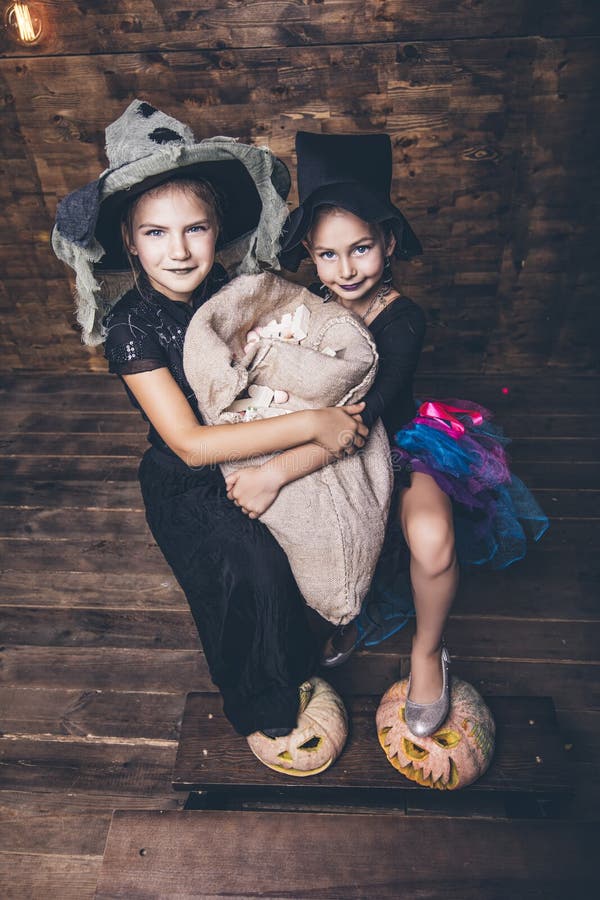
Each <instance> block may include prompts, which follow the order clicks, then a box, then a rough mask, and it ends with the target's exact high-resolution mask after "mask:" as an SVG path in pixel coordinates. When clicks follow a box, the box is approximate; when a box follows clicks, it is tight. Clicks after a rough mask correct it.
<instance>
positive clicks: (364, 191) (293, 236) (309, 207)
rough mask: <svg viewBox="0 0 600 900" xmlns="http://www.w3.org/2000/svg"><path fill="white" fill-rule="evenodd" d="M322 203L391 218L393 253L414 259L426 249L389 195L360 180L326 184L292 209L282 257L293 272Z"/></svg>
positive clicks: (371, 218)
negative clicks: (393, 239)
mask: <svg viewBox="0 0 600 900" xmlns="http://www.w3.org/2000/svg"><path fill="white" fill-rule="evenodd" d="M322 206H335V207H338V208H340V209H345V210H347V211H348V212H350V213H353V214H354V215H355V216H358V218H359V219H362V220H363V221H364V222H369V223H374V222H378V223H382V222H389V223H390V227H391V228H392V231H393V233H394V236H395V238H396V249H395V251H394V253H395V255H396V256H398V257H399V258H401V259H411V258H412V257H413V256H418V255H419V254H420V253H422V252H423V248H422V246H421V242H420V241H419V239H418V237H417V236H416V234H415V233H414V231H413V229H412V228H411V226H410V224H409V222H408V220H407V219H406V216H404V215H403V213H402V212H401V211H400V210H399V209H398V207H396V206H394V205H393V203H391V201H390V200H389V199H388V198H387V197H384V196H382V195H379V194H376V193H374V192H373V191H371V190H370V189H369V188H368V187H365V186H364V185H363V184H361V183H360V182H340V183H337V184H326V185H323V186H322V187H320V188H317V190H315V191H313V193H312V194H311V195H310V196H309V197H307V198H306V200H305V201H304V203H302V204H300V206H298V208H297V209H295V210H293V211H292V212H291V213H290V216H289V218H288V221H287V223H286V227H285V230H284V234H283V240H282V249H281V253H280V255H279V259H280V262H281V264H282V265H283V266H284V267H285V268H286V269H288V270H289V271H291V272H295V271H296V270H297V268H298V266H299V265H300V262H301V261H302V259H304V258H305V257H307V256H308V252H307V250H306V248H305V247H304V245H303V244H302V241H303V240H304V239H305V238H306V235H307V234H308V232H309V231H310V228H311V226H312V223H313V221H314V218H315V213H316V211H317V209H319V208H320V207H322Z"/></svg>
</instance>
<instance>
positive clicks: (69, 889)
mask: <svg viewBox="0 0 600 900" xmlns="http://www.w3.org/2000/svg"><path fill="white" fill-rule="evenodd" d="M101 866H102V856H101V855H98V856H75V855H71V854H62V853H61V854H50V855H46V854H43V853H4V852H2V851H0V882H1V883H2V892H3V896H4V898H5V900H35V898H42V897H48V896H50V897H52V896H55V897H60V898H61V900H93V898H94V897H95V896H96V893H95V889H96V882H97V880H98V876H99V874H100V870H101Z"/></svg>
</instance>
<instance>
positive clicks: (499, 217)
mask: <svg viewBox="0 0 600 900" xmlns="http://www.w3.org/2000/svg"><path fill="white" fill-rule="evenodd" d="M329 6H330V4H329V3H327V4H312V3H311V4H304V3H302V4H293V10H294V12H296V13H297V12H298V11H299V10H301V12H302V15H304V14H306V13H308V12H309V11H310V13H311V14H314V13H313V11H314V10H317V9H325V8H326V7H329ZM339 6H340V5H339V4H335V8H336V9H337V10H338V13H339ZM363 6H364V4H363V5H362V6H361V7H360V8H361V9H362V8H363ZM484 6H485V8H487V4H485V5H484ZM517 6H518V8H519V10H520V12H519V16H520V20H521V25H525V23H528V24H531V22H533V21H535V25H536V26H537V25H538V24H539V17H538V16H534V18H533V19H532V18H531V16H530V15H529V14H525V13H524V10H525V5H524V4H517ZM253 7H254V5H253ZM357 8H358V7H357ZM482 8H483V6H482V7H479V6H478V7H477V9H478V10H479V11H478V12H475V13H474V18H475V19H477V17H478V16H479V15H481V9H482ZM515 8H516V7H515ZM240 9H241V7H239V6H238V5H236V7H235V15H236V16H238V15H240V14H241V13H240ZM379 9H380V12H383V10H384V9H385V12H384V14H383V22H384V23H386V22H387V23H388V25H387V26H386V25H385V24H384V26H383V28H382V29H381V28H380V24H381V23H380V22H379V18H378V16H375V17H374V18H371V17H370V16H369V15H367V18H368V19H370V21H371V23H372V25H373V27H375V28H377V31H378V37H377V39H376V42H373V43H369V40H372V38H369V32H368V31H364V30H363V29H361V27H360V23H359V24H358V30H356V28H355V22H354V18H353V17H351V18H350V19H346V25H345V27H346V28H347V29H352V32H353V35H354V36H353V38H352V41H353V43H351V44H348V43H346V44H344V43H336V41H338V40H339V37H336V36H335V29H334V31H332V32H329V31H328V30H325V31H324V32H322V33H321V34H320V36H319V37H316V36H315V40H316V44H315V45H311V40H310V39H308V40H305V41H300V42H299V45H298V46H291V47H288V46H284V44H285V43H286V42H285V41H279V42H278V45H277V46H276V47H275V46H273V47H264V43H263V39H262V38H261V44H260V49H252V48H249V49H237V47H235V46H228V42H227V41H225V42H224V43H223V44H222V45H219V46H220V49H219V46H214V45H213V46H212V47H211V49H196V48H197V47H198V44H197V42H196V41H194V49H193V50H190V49H189V45H188V48H187V49H181V50H172V49H170V48H169V46H165V47H159V46H155V47H154V48H153V50H151V51H148V52H145V51H140V50H136V46H135V40H134V43H133V44H131V43H130V41H131V40H132V38H131V34H130V33H129V32H127V33H126V37H125V40H126V41H127V52H122V53H121V52H117V53H110V52H106V46H107V45H104V44H102V46H100V47H99V48H98V49H100V50H101V51H102V52H100V53H93V54H88V55H85V54H84V55H75V56H64V55H58V56H55V55H50V56H44V55H43V54H41V55H40V54H37V53H36V52H35V51H34V52H33V53H32V54H29V55H27V56H26V58H20V59H11V58H8V57H7V58H5V59H3V60H0V80H1V84H0V88H1V92H0V93H1V95H2V96H3V97H5V98H6V100H5V116H6V120H7V123H8V126H9V127H8V128H7V129H5V137H4V144H5V158H6V159H7V160H8V162H9V165H8V166H7V169H6V172H7V179H6V185H5V186H4V187H3V192H4V193H3V195H2V199H5V201H6V202H5V205H4V207H3V209H4V216H3V222H2V223H0V248H1V249H0V256H1V258H2V261H3V264H4V269H5V271H6V281H5V283H4V289H3V298H2V300H1V303H2V307H3V316H4V318H5V320H6V326H5V329H4V330H3V333H2V335H1V340H2V343H1V344H0V346H2V348H3V351H4V348H6V351H5V352H3V357H2V359H3V364H4V365H5V366H6V368H15V367H33V368H38V369H41V368H44V367H45V368H50V369H52V368H54V369H62V368H71V369H79V370H85V369H104V368H105V364H104V361H103V360H102V357H101V354H100V352H99V351H92V352H89V351H87V350H84V349H82V348H81V346H80V344H79V339H78V336H77V333H76V329H75V330H73V325H74V319H73V301H72V297H71V289H70V286H69V283H68V281H67V277H66V274H65V273H64V270H63V268H62V266H61V265H60V264H59V263H58V262H57V260H56V259H54V258H53V256H52V253H51V251H50V249H49V246H48V238H49V234H50V228H51V224H52V217H53V214H54V209H55V206H56V202H57V199H58V198H60V197H62V196H64V195H65V194H66V193H68V192H69V190H72V189H74V188H75V187H78V186H80V185H81V184H83V183H85V182H87V181H91V180H92V179H93V178H95V177H97V175H98V172H99V171H101V170H102V169H103V168H104V165H105V163H104V159H103V150H102V146H103V142H104V139H103V131H104V128H105V126H106V124H107V123H108V122H109V121H111V120H112V119H114V118H116V117H117V116H118V115H119V114H120V113H121V112H122V110H123V108H124V107H125V106H126V104H127V103H128V102H129V101H131V100H133V99H134V98H135V97H137V96H140V97H142V98H143V99H148V100H151V101H153V102H154V103H155V104H156V105H158V106H159V107H161V108H164V109H166V110H167V111H168V112H170V113H171V114H173V115H175V116H177V117H180V118H182V119H185V120H186V121H188V122H189V123H190V124H191V125H192V127H193V128H194V130H195V131H196V134H197V136H198V137H199V138H201V137H206V136H208V135H212V134H227V133H230V134H234V135H235V136H238V137H240V138H241V139H242V140H244V141H254V142H257V143H264V142H268V143H269V145H270V146H271V148H272V149H273V150H274V151H275V152H276V153H277V154H279V155H281V157H282V158H283V159H284V160H285V161H286V163H288V164H289V165H290V166H292V167H293V162H294V159H293V140H294V134H295V131H296V130H297V129H298V128H304V129H307V130H318V131H324V132H336V133H345V132H368V131H386V132H388V133H389V134H390V135H391V137H392V140H393V143H394V149H395V153H394V184H393V190H392V195H393V198H394V200H397V201H398V202H399V203H400V205H401V206H403V207H404V208H405V209H406V211H407V214H408V215H409V219H410V221H411V223H412V224H413V225H414V227H415V230H416V231H417V233H418V234H419V235H420V236H421V237H422V239H423V243H424V246H425V248H426V252H425V253H424V255H423V256H422V257H420V258H419V259H418V260H416V261H415V262H413V263H411V264H408V265H405V266H402V267H401V269H400V271H399V273H398V279H399V281H400V282H401V286H402V288H403V290H404V291H405V292H406V293H408V294H410V295H412V296H414V298H415V299H416V300H417V301H418V302H420V303H421V304H422V305H423V306H424V308H425V309H426V311H427V313H428V317H429V320H430V326H429V330H428V335H427V340H426V344H425V347H424V352H423V357H422V369H423V371H427V370H429V371H431V370H434V369H436V368H437V369H445V370H446V369H454V370H455V371H465V372H467V371H479V372H481V371H487V372H500V373H507V374H511V373H513V372H515V371H527V370H528V371H533V372H538V371H540V370H542V371H546V368H547V367H552V368H559V369H560V368H563V369H564V368H567V369H573V368H575V369H578V370H581V371H592V370H593V371H597V359H596V354H595V353H594V349H593V346H592V345H591V342H590V334H591V333H593V327H594V322H595V317H596V304H595V291H594V285H595V283H596V277H595V276H596V269H597V258H596V255H595V244H594V242H593V240H592V233H593V224H594V221H595V210H594V204H593V201H592V198H593V195H594V194H593V190H590V186H591V185H593V184H595V183H596V179H597V175H596V174H595V160H596V154H595V153H594V150H593V148H594V146H595V142H596V141H597V136H598V122H597V118H596V117H595V116H594V115H593V113H592V110H593V109H594V107H595V105H597V90H598V87H597V85H598V78H597V75H598V51H597V44H598V38H597V37H596V36H595V35H594V33H593V32H592V34H591V35H590V36H586V34H582V35H581V36H571V37H568V36H567V35H566V33H565V35H564V36H563V35H557V36H554V37H552V38H550V37H543V36H540V35H542V34H543V29H541V30H540V29H538V28H537V27H534V30H533V31H531V32H527V25H525V32H526V36H523V37H518V36H497V35H498V34H500V35H501V34H502V30H503V29H502V28H501V29H499V32H496V34H495V35H494V36H493V37H491V36H490V37H487V38H476V37H469V34H470V32H469V31H468V32H466V33H465V34H463V36H462V37H461V39H456V40H454V39H452V40H449V39H447V38H446V39H444V37H445V36H444V35H443V34H441V33H440V34H438V35H436V36H435V38H430V39H424V40H421V41H416V40H413V39H410V40H407V39H406V38H405V36H404V35H405V32H404V26H405V21H404V20H405V15H406V14H405V13H404V14H403V15H401V16H400V20H399V21H400V22H401V23H403V24H400V25H399V24H398V21H396V20H395V19H394V15H393V13H389V12H388V9H389V4H385V5H384V8H381V7H379ZM497 9H498V10H499V7H497ZM474 10H475V7H469V13H468V15H469V17H470V16H471V14H472V12H473V11H474ZM255 13H256V8H255V7H254V14H255ZM320 14H321V13H320ZM209 15H211V18H212V21H216V22H218V21H220V20H221V17H222V16H226V15H231V11H230V10H229V11H228V10H226V7H225V6H220V7H219V10H218V12H214V14H213V13H209ZM288 15H289V12H288V11H287V5H286V16H288ZM153 16H154V14H152V15H151V16H150V19H152V18H153ZM79 17H80V14H79V13H77V15H76V17H75V18H76V19H77V18H79ZM242 18H243V16H242ZM334 18H336V16H335V14H334ZM342 18H343V17H342ZM445 18H446V16H442V17H441V18H439V17H438V27H440V26H439V22H442V21H444V19H445ZM359 19H360V16H359ZM293 20H294V16H293V15H292V16H291V21H293ZM141 21H143V19H141ZM505 21H506V20H505ZM570 21H571V23H573V22H575V21H577V16H576V15H575V16H574V17H573V18H572V19H571V20H570ZM376 23H377V24H376ZM390 29H391V30H390ZM397 29H400V32H401V35H400V36H398V34H397ZM116 30H117V31H118V29H116ZM114 31H115V29H114V28H109V33H110V34H111V35H112V34H113V32H114ZM244 31H246V29H244ZM78 33H82V32H80V31H79V32H78ZM85 33H88V31H87V29H86V30H85ZM92 33H93V32H92ZM246 33H248V32H246ZM516 33H517V34H518V30H517V32H516ZM132 34H133V35H134V38H135V35H139V34H140V32H139V31H137V30H134V31H133V32H132ZM386 34H387V37H382V36H383V35H386ZM510 34H512V35H514V34H515V32H512V31H511V32H510ZM107 40H108V38H107ZM354 41H355V42H356V43H354ZM292 42H293V41H292ZM231 43H232V42H231V41H229V44H230V45H231ZM233 44H234V45H235V41H234V42H233ZM300 44H301V45H300ZM255 46H256V47H258V45H255ZM131 51H133V52H131ZM575 134H577V135H580V136H581V138H582V139H581V140H579V141H574V140H572V136H573V135H575ZM295 199H296V198H295V194H294V193H292V195H291V196H290V203H292V204H293V203H295ZM15 236H17V237H18V238H19V239H18V240H15ZM23 241H26V242H27V246H28V248H29V252H28V253H27V254H23V253H22V250H21V247H22V242H23ZM310 277H311V276H310V272H309V270H308V269H307V268H305V269H304V270H303V271H302V272H301V273H300V278H301V280H304V281H306V280H308V279H309V278H310ZM17 300H18V303H17Z"/></svg>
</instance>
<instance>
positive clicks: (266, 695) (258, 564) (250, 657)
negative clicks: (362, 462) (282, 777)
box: [53, 101, 367, 737]
mask: <svg viewBox="0 0 600 900" xmlns="http://www.w3.org/2000/svg"><path fill="white" fill-rule="evenodd" d="M106 148H107V155H108V158H109V168H108V169H107V170H106V171H105V172H104V173H103V174H102V175H101V176H100V178H99V179H97V180H96V181H94V182H92V183H91V184H89V185H87V186H86V187H84V188H81V189H80V190H78V191H75V192H74V193H73V194H70V195H69V196H68V197H67V198H65V200H63V201H62V203H61V204H60V206H59V209H58V211H57V222H56V227H55V229H54V233H53V246H54V249H55V252H56V253H57V255H58V256H59V257H60V258H61V259H63V260H64V261H65V262H67V263H68V264H69V265H70V266H72V267H73V269H75V271H76V273H77V289H78V319H79V322H80V324H81V326H82V328H83V335H84V340H85V342H86V343H88V344H94V343H99V342H101V341H102V340H104V342H105V348H104V349H105V356H106V358H107V360H108V365H109V370H110V371H111V372H114V373H116V374H117V375H118V376H119V377H120V378H121V380H122V381H123V383H124V385H125V388H126V390H127V393H128V396H129V399H130V400H131V402H132V404H133V405H134V406H135V407H136V409H138V410H139V411H140V412H141V414H142V416H143V417H144V419H145V420H146V421H148V422H149V424H150V429H149V434H148V440H149V442H150V448H149V449H148V450H147V451H146V453H145V454H144V456H143V458H142V461H141V464H140V467H139V472H138V476H139V480H140V486H141V490H142V496H143V499H144V504H145V508H146V518H147V521H148V524H149V527H150V530H151V531H152V534H153V536H154V538H155V540H156V542H157V544H158V545H159V547H160V548H161V550H162V552H163V554H164V556H165V558H166V560H167V562H168V563H169V565H170V566H171V568H172V570H173V572H174V574H175V576H176V578H177V580H178V581H179V583H180V585H181V587H182V588H183V590H184V592H185V594H186V597H187V599H188V601H189V604H190V607H191V610H192V613H193V616H194V619H195V622H196V625H197V628H198V632H199V634H200V637H201V640H202V645H203V649H204V652H205V655H206V659H207V662H208V665H209V669H210V673H211V676H212V678H213V681H214V682H215V683H216V684H217V685H218V687H219V688H220V690H221V693H222V695H223V699H224V710H225V713H226V715H227V716H228V718H229V719H230V721H231V723H232V724H233V726H234V727H235V728H236V730H237V731H238V732H240V733H241V734H244V735H248V734H251V733H253V732H255V731H263V732H266V733H267V735H268V736H269V737H276V736H279V735H281V734H287V733H289V732H290V731H291V730H292V729H294V728H295V726H296V721H297V716H298V713H299V709H300V706H301V703H304V702H305V699H306V694H307V690H306V689H304V690H300V689H301V687H303V685H302V683H303V682H304V681H305V679H307V678H308V677H309V676H310V675H312V671H313V667H314V656H315V653H314V646H313V637H312V635H311V633H310V631H309V628H308V623H307V620H306V617H305V611H304V602H303V598H302V596H301V594H300V591H299V590H298V587H297V585H296V583H295V581H294V578H293V576H292V573H291V570H290V567H289V564H288V561H287V558H286V556H285V554H284V553H283V551H282V550H281V548H280V547H279V545H278V544H277V542H276V541H275V539H274V538H273V537H272V536H271V534H270V532H269V531H268V530H267V528H266V527H265V526H264V525H263V524H262V523H260V522H257V521H251V520H249V519H248V518H246V517H245V516H243V515H242V513H241V512H240V511H239V510H238V509H237V508H236V506H235V505H234V504H233V503H232V502H231V501H230V500H228V499H227V497H226V488H225V482H224V480H223V476H222V475H221V472H220V469H219V467H218V465H217V463H219V462H222V461H223V460H225V459H228V458H231V457H235V458H245V457H250V456H254V455H257V454H262V453H267V452H272V451H276V450H281V449H284V448H289V447H293V446H296V445H297V444H299V443H302V442H304V441H309V440H314V439H315V438H316V440H317V441H318V442H319V443H320V444H321V445H322V446H324V447H327V448H328V449H329V451H332V452H333V454H334V455H336V456H339V455H341V454H342V452H344V453H353V452H354V450H355V449H356V448H357V447H360V446H363V444H364V436H365V435H366V434H367V428H366V427H365V426H364V425H363V424H362V423H360V422H359V421H357V419H356V418H354V416H356V415H357V414H358V413H359V412H360V410H362V405H361V404H356V405H354V406H348V407H343V408H339V409H323V410H311V411H308V412H306V413H304V412H298V413H293V414H290V415H288V416H285V422H282V423H277V425H274V423H273V421H272V420H265V421H256V422H249V423H247V424H235V425H220V426H217V427H209V426H206V425H205V424H204V423H203V421H202V417H201V415H200V413H199V411H198V405H197V402H196V400H195V397H194V394H193V392H192V390H191V388H190V386H189V384H188V382H187V379H186V376H185V373H184V369H183V344H184V337H185V333H186V330H187V328H188V325H189V323H190V320H191V318H192V316H193V314H194V312H195V310H196V309H197V308H198V307H199V306H200V305H201V304H202V303H203V302H204V301H205V300H206V299H207V298H208V297H209V296H210V295H211V294H213V293H214V292H215V291H217V290H218V288H219V287H220V286H221V285H222V284H223V283H224V281H226V280H227V276H226V273H225V271H224V270H223V269H222V268H221V267H220V266H219V265H218V264H216V263H215V249H216V244H217V241H218V240H220V241H221V243H222V244H227V243H231V242H233V241H239V240H243V239H244V238H245V237H246V238H248V242H247V244H248V250H247V253H246V256H245V258H244V262H245V267H246V271H248V270H249V271H253V267H254V270H256V269H257V268H258V264H259V262H262V263H264V264H269V263H270V264H271V265H276V258H275V252H276V249H277V248H278V236H279V231H280V228H281V222H282V221H283V220H284V218H285V214H286V208H285V203H284V200H283V198H284V197H285V196H286V194H287V189H288V187H289V178H288V176H287V170H286V169H285V166H283V164H282V163H281V162H280V161H279V160H277V159H276V158H275V157H273V156H272V155H271V154H270V153H269V152H268V151H267V150H266V149H264V148H259V147H253V146H248V145H244V144H240V143H238V142H236V141H234V140H232V139H230V138H213V139H208V140H205V141H199V142H196V141H195V139H194V136H193V134H192V132H191V131H190V129H189V128H187V126H184V125H182V123H181V122H178V121H177V120H175V119H173V118H171V117H169V116H166V115H165V114H164V113H161V112H160V111H159V110H157V109H155V108H154V107H153V106H151V105H150V104H148V103H145V102H140V101H134V102H133V103H132V104H131V105H130V106H129V107H128V108H127V110H126V111H125V112H124V113H123V115H122V116H120V117H119V119H117V121H115V122H113V123H112V124H111V125H110V126H109V127H108V128H107V131H106ZM217 191H218V193H219V195H220V197H219V198H217ZM219 201H220V202H219ZM223 203H224V204H225V206H226V209H225V214H224V215H222V214H221V212H220V206H221V205H222V204H223ZM127 255H129V257H130V259H131V260H132V261H133V263H134V273H135V279H134V280H135V283H134V286H133V287H132V288H131V290H128V291H127V292H126V293H124V294H123V296H122V297H121V298H120V299H119V300H118V301H117V302H116V303H114V297H113V300H112V303H111V299H110V297H109V296H108V295H107V294H106V289H105V285H106V283H107V281H108V280H109V274H108V273H107V271H106V269H113V270H114V269H117V270H123V269H124V268H125V267H126V265H127V259H126V257H127ZM102 263H106V268H104V267H102ZM97 276H101V277H98V280H96V278H97ZM120 277H121V278H122V272H121V276H120Z"/></svg>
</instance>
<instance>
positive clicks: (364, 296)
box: [304, 208, 396, 308]
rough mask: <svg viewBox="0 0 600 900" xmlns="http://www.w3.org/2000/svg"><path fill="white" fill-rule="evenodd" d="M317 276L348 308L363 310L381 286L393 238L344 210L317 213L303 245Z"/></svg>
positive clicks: (336, 209) (392, 247)
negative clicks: (355, 307)
mask: <svg viewBox="0 0 600 900" xmlns="http://www.w3.org/2000/svg"><path fill="white" fill-rule="evenodd" d="M304 246H305V247H306V249H307V250H308V252H309V254H310V257H311V259H312V261H313V262H314V264H315V266H316V267H317V274H318V276H319V278H320V279H321V281H322V282H323V284H324V285H325V286H326V287H328V288H329V289H330V290H331V291H332V292H333V293H334V294H335V295H336V297H337V298H339V300H340V301H341V302H342V304H343V305H344V306H345V307H347V308H353V307H354V306H355V305H356V306H359V307H362V306H363V305H366V304H368V302H369V301H370V300H371V299H372V297H373V296H374V295H375V293H376V291H377V290H378V288H379V287H380V285H381V277H382V275H383V269H384V266H385V258H386V256H389V255H390V254H391V253H393V251H394V247H395V246H396V241H395V238H394V236H393V235H390V236H389V238H387V239H386V237H384V233H383V231H382V229H381V227H379V226H377V225H371V224H369V223H368V222H364V221H363V220H362V219H359V218H358V216H355V215H354V214H353V213H351V212H347V210H344V209H338V208H334V209H327V210H324V211H322V212H321V213H320V214H319V213H317V217H316V220H315V223H314V224H313V226H312V228H311V230H310V233H309V236H308V239H307V240H306V241H305V242H304Z"/></svg>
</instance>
